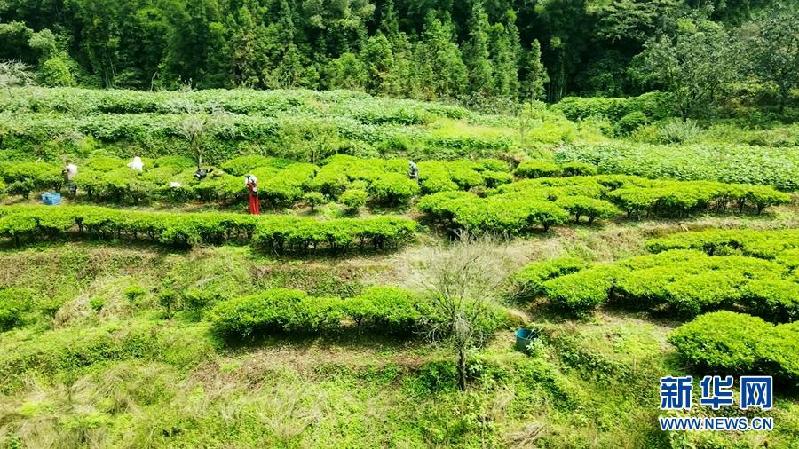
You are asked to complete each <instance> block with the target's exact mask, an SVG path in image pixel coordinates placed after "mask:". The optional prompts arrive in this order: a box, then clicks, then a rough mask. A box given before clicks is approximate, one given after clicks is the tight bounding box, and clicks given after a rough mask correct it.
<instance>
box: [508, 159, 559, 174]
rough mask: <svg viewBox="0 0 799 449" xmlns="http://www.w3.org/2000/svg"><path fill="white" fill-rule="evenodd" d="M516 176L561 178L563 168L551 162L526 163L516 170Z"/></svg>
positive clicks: (533, 161)
mask: <svg viewBox="0 0 799 449" xmlns="http://www.w3.org/2000/svg"><path fill="white" fill-rule="evenodd" d="M515 174H516V176H518V177H520V178H550V177H553V176H560V174H561V167H560V166H559V165H558V164H555V163H553V162H549V161H537V160H532V161H524V162H522V163H521V164H519V166H518V167H517V168H516V172H515Z"/></svg>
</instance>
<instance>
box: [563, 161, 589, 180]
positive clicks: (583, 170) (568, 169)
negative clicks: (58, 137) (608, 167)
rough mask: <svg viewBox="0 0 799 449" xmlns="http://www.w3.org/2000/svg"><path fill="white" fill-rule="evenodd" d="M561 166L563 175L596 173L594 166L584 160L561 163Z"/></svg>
mask: <svg viewBox="0 0 799 449" xmlns="http://www.w3.org/2000/svg"><path fill="white" fill-rule="evenodd" d="M561 168H562V169H563V176H595V175H596V174H597V169H596V167H595V166H593V165H591V164H587V163H585V162H579V161H572V162H566V163H564V164H561Z"/></svg>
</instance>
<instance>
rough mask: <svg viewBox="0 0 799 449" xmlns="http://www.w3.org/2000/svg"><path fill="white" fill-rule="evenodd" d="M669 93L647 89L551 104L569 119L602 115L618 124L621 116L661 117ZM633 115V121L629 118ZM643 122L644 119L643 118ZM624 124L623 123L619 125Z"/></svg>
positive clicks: (570, 98)
mask: <svg viewBox="0 0 799 449" xmlns="http://www.w3.org/2000/svg"><path fill="white" fill-rule="evenodd" d="M667 100H668V95H667V94H663V93H662V92H650V93H646V94H644V95H641V96H639V97H630V98H605V97H594V98H581V97H567V98H564V99H562V100H560V101H559V102H558V103H557V104H555V105H553V106H552V109H554V110H556V111H559V112H562V113H563V115H565V116H566V118H568V119H569V120H572V121H582V120H587V119H589V118H592V117H605V118H607V119H608V120H610V121H611V122H613V123H615V124H616V125H617V126H619V125H620V124H621V123H622V122H623V121H625V120H624V117H628V116H630V118H628V119H627V121H639V120H642V119H641V117H642V116H643V117H644V118H653V119H661V118H664V117H668V116H670V115H671V114H670V112H671V111H670V110H669V105H668V103H667ZM633 118H635V120H632V119H633ZM644 121H645V120H644ZM622 126H623V125H622Z"/></svg>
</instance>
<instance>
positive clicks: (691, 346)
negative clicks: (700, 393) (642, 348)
mask: <svg viewBox="0 0 799 449" xmlns="http://www.w3.org/2000/svg"><path fill="white" fill-rule="evenodd" d="M669 341H670V342H671V343H672V344H673V345H674V346H675V347H676V348H677V352H678V354H679V355H680V358H681V359H682V360H683V361H684V362H685V363H687V364H688V365H690V366H691V367H692V368H693V369H695V370H699V371H701V372H704V373H724V374H747V375H751V374H764V375H769V376H774V378H775V379H777V380H778V381H781V382H782V383H785V384H787V385H790V386H795V385H796V384H797V382H799V321H797V322H793V323H790V324H781V325H778V326H775V325H773V324H771V323H768V322H765V321H763V320H762V319H760V318H756V317H753V316H750V315H746V314H742V313H736V312H726V311H725V312H713V313H708V314H705V315H702V316H700V317H698V318H696V319H695V320H693V321H691V322H689V323H686V324H684V325H682V326H681V327H679V328H677V329H676V330H675V331H674V332H672V334H671V335H670V336H669Z"/></svg>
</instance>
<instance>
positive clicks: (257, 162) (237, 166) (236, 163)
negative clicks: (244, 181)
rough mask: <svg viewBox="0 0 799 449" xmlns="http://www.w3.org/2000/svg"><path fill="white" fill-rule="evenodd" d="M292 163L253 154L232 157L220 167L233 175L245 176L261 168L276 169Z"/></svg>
mask: <svg viewBox="0 0 799 449" xmlns="http://www.w3.org/2000/svg"><path fill="white" fill-rule="evenodd" d="M290 164H291V163H290V162H289V161H286V160H282V159H276V158H273V157H267V156H261V155H259V154H251V155H247V156H239V157H237V158H234V159H231V160H229V161H227V162H225V163H224V164H222V166H221V167H220V168H221V169H222V170H224V171H225V172H227V173H230V174H231V175H233V176H244V175H247V174H250V173H252V172H253V171H254V170H256V169H259V168H263V167H272V168H275V169H282V168H286V167H287V166H288V165H290Z"/></svg>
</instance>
